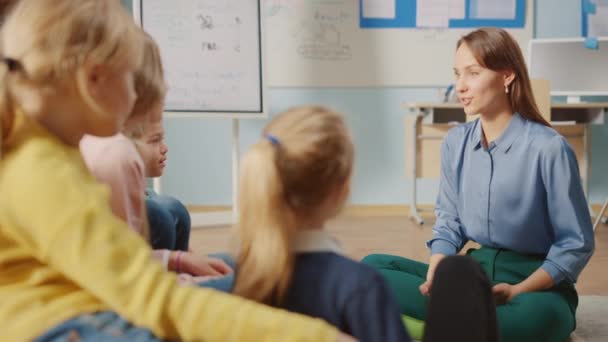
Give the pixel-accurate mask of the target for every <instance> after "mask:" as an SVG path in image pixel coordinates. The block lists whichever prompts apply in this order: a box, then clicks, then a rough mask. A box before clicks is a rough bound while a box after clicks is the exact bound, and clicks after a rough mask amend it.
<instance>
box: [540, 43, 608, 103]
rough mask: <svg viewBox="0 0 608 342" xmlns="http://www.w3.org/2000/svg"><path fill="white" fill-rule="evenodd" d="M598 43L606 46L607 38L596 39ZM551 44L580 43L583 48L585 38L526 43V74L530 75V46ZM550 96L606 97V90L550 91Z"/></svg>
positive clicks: (607, 93)
mask: <svg viewBox="0 0 608 342" xmlns="http://www.w3.org/2000/svg"><path fill="white" fill-rule="evenodd" d="M597 40H598V42H600V43H602V42H604V43H605V44H607V45H608V37H601V38H597ZM551 43H580V44H581V47H584V46H585V38H534V39H530V41H529V42H528V73H529V74H530V75H531V74H532V70H531V67H532V57H533V56H532V45H533V44H551ZM550 93H551V96H608V89H606V91H568V90H563V91H562V90H560V91H553V90H551V92H550Z"/></svg>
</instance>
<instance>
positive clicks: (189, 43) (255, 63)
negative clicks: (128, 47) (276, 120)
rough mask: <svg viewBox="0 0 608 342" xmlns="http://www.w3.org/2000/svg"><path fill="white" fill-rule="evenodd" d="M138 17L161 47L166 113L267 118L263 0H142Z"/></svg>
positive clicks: (137, 7)
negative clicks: (166, 84) (165, 84)
mask: <svg viewBox="0 0 608 342" xmlns="http://www.w3.org/2000/svg"><path fill="white" fill-rule="evenodd" d="M133 14H134V16H135V18H137V19H138V20H139V23H140V25H141V26H142V28H143V29H144V30H145V31H146V32H148V33H149V34H150V35H151V36H152V37H153V38H154V39H155V40H156V42H157V44H158V45H159V47H160V51H161V57H162V59H163V66H164V69H165V78H166V81H167V83H168V86H169V90H168V93H167V97H166V99H165V111H167V112H186V113H214V114H215V113H236V114H239V113H241V114H255V113H259V114H263V113H264V77H263V69H264V68H263V58H262V50H263V49H262V34H261V32H262V20H260V18H261V16H260V15H261V7H260V0H172V1H168V0H138V1H134V2H133Z"/></svg>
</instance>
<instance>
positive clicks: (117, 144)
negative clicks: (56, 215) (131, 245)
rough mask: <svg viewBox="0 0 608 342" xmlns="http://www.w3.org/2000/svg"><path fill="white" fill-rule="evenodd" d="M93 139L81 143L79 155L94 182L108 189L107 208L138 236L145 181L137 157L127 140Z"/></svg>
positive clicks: (143, 212)
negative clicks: (96, 180)
mask: <svg viewBox="0 0 608 342" xmlns="http://www.w3.org/2000/svg"><path fill="white" fill-rule="evenodd" d="M94 139H95V140H92V139H90V141H87V143H86V144H85V145H83V144H82V143H81V151H82V153H83V155H84V157H85V158H84V159H85V161H86V163H87V166H88V168H89V170H91V172H92V173H93V175H94V176H95V178H97V179H98V180H99V181H100V182H102V183H104V184H107V185H108V186H109V187H110V191H111V195H110V204H111V207H112V211H113V212H114V215H116V216H118V217H120V218H121V219H123V220H124V221H125V222H127V224H128V225H129V227H131V228H132V229H133V230H135V231H136V232H138V233H139V234H142V233H143V225H144V222H145V220H144V215H145V210H144V206H145V202H144V201H145V178H144V173H143V162H142V160H141V157H140V156H139V154H138V153H137V150H136V149H135V146H133V143H132V142H131V141H130V140H128V139H127V138H122V139H119V138H100V139H97V138H94ZM95 145H98V146H95ZM101 145H104V146H101ZM95 152H99V153H95Z"/></svg>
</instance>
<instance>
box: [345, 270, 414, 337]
mask: <svg viewBox="0 0 608 342" xmlns="http://www.w3.org/2000/svg"><path fill="white" fill-rule="evenodd" d="M343 316H344V319H345V323H346V324H345V326H348V328H349V329H348V331H346V332H347V333H349V334H351V335H352V336H353V337H355V338H356V339H357V340H358V341H360V342H368V341H369V342H374V341H385V342H391V341H392V342H409V341H411V338H410V336H409V335H408V333H407V331H406V330H405V326H404V324H403V321H402V320H401V313H400V311H399V308H398V306H397V299H395V298H394V296H393V294H392V292H391V289H390V288H389V287H388V286H387V285H386V282H385V281H384V279H382V277H381V276H380V275H378V274H376V275H375V276H374V278H373V279H372V280H371V281H370V282H369V283H368V284H366V285H365V286H363V287H361V288H360V289H359V290H357V291H355V292H354V293H353V294H352V295H351V296H350V297H349V298H348V299H347V301H346V304H345V307H344V309H343Z"/></svg>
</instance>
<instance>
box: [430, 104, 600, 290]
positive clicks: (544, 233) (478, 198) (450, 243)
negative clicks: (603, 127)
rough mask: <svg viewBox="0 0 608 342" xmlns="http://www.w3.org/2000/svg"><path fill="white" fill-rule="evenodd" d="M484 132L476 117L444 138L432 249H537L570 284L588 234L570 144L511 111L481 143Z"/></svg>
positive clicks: (586, 250)
mask: <svg viewBox="0 0 608 342" xmlns="http://www.w3.org/2000/svg"><path fill="white" fill-rule="evenodd" d="M482 136H483V132H482V129H481V122H480V121H479V119H477V120H475V121H472V122H468V123H466V124H463V125H460V126H458V127H455V128H453V129H451V130H450V131H449V132H448V134H447V136H446V138H445V139H444V141H443V144H442V147H441V180H440V186H439V195H438V197H437V205H436V209H435V214H436V216H437V221H436V223H435V226H434V227H433V239H431V240H430V241H429V242H428V243H427V245H428V246H429V247H430V248H431V251H432V254H437V253H440V254H446V255H451V254H455V253H457V252H458V251H460V249H462V247H463V246H464V244H465V243H466V242H467V241H468V240H472V241H475V242H478V243H479V244H481V245H484V246H488V247H493V248H504V249H509V250H512V251H516V252H520V253H525V254H542V255H546V258H545V262H544V263H543V265H542V268H543V269H544V270H545V271H547V272H548V273H549V274H550V275H551V277H552V278H553V281H554V283H556V284H557V283H559V282H560V281H562V280H564V279H566V280H568V281H569V282H572V283H574V282H575V281H576V279H577V278H578V276H579V274H580V272H581V271H582V269H583V267H585V265H586V264H587V262H588V261H589V258H590V257H591V254H592V253H593V249H594V236H593V228H592V224H591V218H590V216H589V210H588V207H587V201H586V199H585V195H584V193H583V189H582V186H581V181H580V176H579V170H578V164H577V161H576V156H575V154H574V152H573V150H572V148H571V147H570V145H569V144H568V142H567V141H566V139H565V138H564V137H563V136H561V135H560V134H559V133H557V132H556V131H555V130H554V129H552V128H549V127H546V126H544V125H541V124H538V123H535V122H533V121H529V120H527V119H525V118H523V117H522V116H520V115H519V114H517V113H515V114H514V115H513V118H512V119H511V121H510V123H509V126H508V127H507V129H506V130H505V131H504V132H503V134H502V135H501V136H500V137H499V138H498V139H496V140H495V141H493V142H491V143H490V144H489V145H488V146H487V148H486V147H485V146H484V144H483V143H482Z"/></svg>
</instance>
